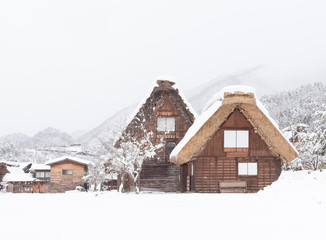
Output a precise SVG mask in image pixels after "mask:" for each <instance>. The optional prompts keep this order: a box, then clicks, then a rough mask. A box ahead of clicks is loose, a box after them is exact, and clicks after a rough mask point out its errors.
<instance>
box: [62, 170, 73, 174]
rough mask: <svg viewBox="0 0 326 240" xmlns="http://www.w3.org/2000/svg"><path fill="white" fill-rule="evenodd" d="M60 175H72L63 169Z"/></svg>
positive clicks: (70, 171)
mask: <svg viewBox="0 0 326 240" xmlns="http://www.w3.org/2000/svg"><path fill="white" fill-rule="evenodd" d="M62 175H72V170H70V169H69V170H67V169H63V170H62Z"/></svg>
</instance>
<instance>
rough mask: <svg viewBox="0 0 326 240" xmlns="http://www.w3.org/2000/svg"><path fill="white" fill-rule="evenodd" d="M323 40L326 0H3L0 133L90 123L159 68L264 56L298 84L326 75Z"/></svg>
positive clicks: (199, 68) (218, 70)
mask: <svg viewBox="0 0 326 240" xmlns="http://www.w3.org/2000/svg"><path fill="white" fill-rule="evenodd" d="M325 45H326V1H314V0H308V1H301V0H291V1H290V0H273V1H264V0H255V1H254V0H239V1H232V0H225V1H224V0H212V1H208V0H207V1H205V0H198V1H191V0H185V1H183V0H173V1H172V0H171V1H170V0H162V1H155V0H150V1H142V0H137V1H135V0H130V1H125V0H115V1H112V0H105V1H96V0H92V1H80V0H75V1H69V0H63V1H49V0H47V1H44V0H40V1H33V0H29V1H26V0H23V1H14V0H13V1H1V2H0V81H1V84H0V112H1V115H0V123H1V125H0V135H4V134H8V133H13V132H22V133H26V134H29V135H33V134H35V133H36V132H37V131H39V130H41V129H43V128H46V127H49V126H52V127H55V128H58V129H60V130H62V131H67V132H69V133H70V132H73V131H75V130H90V129H92V128H94V127H96V126H97V125H99V124H100V123H101V122H103V121H104V120H106V119H107V118H108V117H110V116H111V115H112V114H114V113H115V112H116V111H118V110H119V109H121V108H123V107H126V106H128V105H130V104H132V103H134V102H137V101H139V100H140V99H142V98H143V95H144V94H145V93H146V92H147V90H148V87H149V86H151V84H152V82H153V81H154V80H155V78H156V77H157V76H160V75H171V76H174V77H175V78H176V79H177V82H178V85H179V87H180V88H181V89H183V90H187V89H190V88H193V87H195V86H197V85H200V84H201V83H203V82H207V81H210V80H212V79H214V78H216V77H217V76H221V75H224V74H228V73H232V72H236V71H239V70H242V69H246V68H250V67H253V66H256V65H260V64H263V65H265V66H268V67H269V69H272V70H271V75H273V79H274V80H275V81H277V82H278V83H279V85H280V87H279V88H280V89H282V86H283V85H284V84H285V85H293V86H294V87H296V86H297V85H298V84H299V83H301V82H302V83H304V82H314V81H317V80H320V79H322V77H325V76H326V70H325V63H326V46H325Z"/></svg>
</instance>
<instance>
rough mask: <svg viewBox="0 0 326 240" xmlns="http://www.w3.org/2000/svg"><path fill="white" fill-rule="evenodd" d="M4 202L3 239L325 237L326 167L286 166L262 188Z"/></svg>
mask: <svg viewBox="0 0 326 240" xmlns="http://www.w3.org/2000/svg"><path fill="white" fill-rule="evenodd" d="M0 203H1V206H2V210H1V214H0V230H1V238H0V239H24V240H28V239H49V240H52V239H131V238H132V239H240V238H241V239H324V238H325V232H324V228H325V223H326V172H312V173H311V174H308V172H305V171H302V172H284V173H282V175H281V177H280V179H279V180H278V181H277V182H275V183H274V184H273V185H272V186H270V187H268V188H266V189H265V190H264V191H261V192H259V193H257V194H194V193H190V194H139V195H136V194H120V193H116V192H103V193H98V194H96V193H66V194H9V193H6V194H0ZM3 237H4V238H3Z"/></svg>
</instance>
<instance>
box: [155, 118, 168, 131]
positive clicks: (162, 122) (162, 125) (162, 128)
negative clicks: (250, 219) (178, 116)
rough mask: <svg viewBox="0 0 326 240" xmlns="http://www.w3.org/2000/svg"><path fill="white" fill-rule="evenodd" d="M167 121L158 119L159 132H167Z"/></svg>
mask: <svg viewBox="0 0 326 240" xmlns="http://www.w3.org/2000/svg"><path fill="white" fill-rule="evenodd" d="M165 125H166V121H165V118H162V117H159V118H157V131H165Z"/></svg>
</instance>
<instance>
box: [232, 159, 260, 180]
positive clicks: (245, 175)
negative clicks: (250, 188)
mask: <svg viewBox="0 0 326 240" xmlns="http://www.w3.org/2000/svg"><path fill="white" fill-rule="evenodd" d="M239 164H246V165H247V173H246V174H240V173H239ZM249 164H255V165H256V173H255V174H249ZM237 168H238V176H239V177H257V176H258V162H238V164H237Z"/></svg>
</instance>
